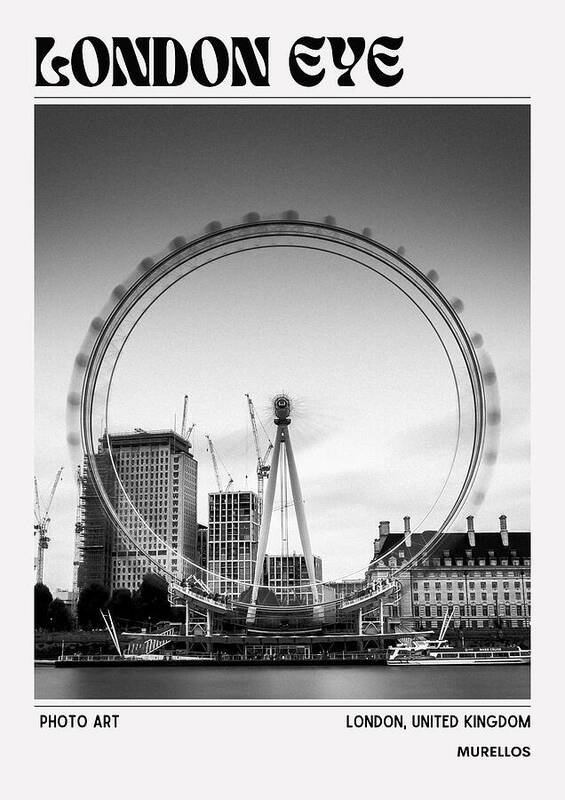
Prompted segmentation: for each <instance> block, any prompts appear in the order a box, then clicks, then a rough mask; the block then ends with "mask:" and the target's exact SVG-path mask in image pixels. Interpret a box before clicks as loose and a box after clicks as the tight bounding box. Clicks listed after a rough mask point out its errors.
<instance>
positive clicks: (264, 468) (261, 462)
mask: <svg viewBox="0 0 565 800" xmlns="http://www.w3.org/2000/svg"><path fill="white" fill-rule="evenodd" d="M245 396H246V397H247V405H248V406H249V417H250V418H251V429H252V431H253V441H254V442H255V452H256V453H257V496H258V498H259V518H260V517H261V512H262V510H263V487H264V483H265V478H268V477H269V472H270V470H271V467H270V466H269V464H267V461H268V459H269V456H270V455H271V450H272V449H273V443H272V442H271V440H270V439H269V446H268V447H267V451H266V452H265V455H264V456H261V445H260V443H259V431H258V430H257V418H256V415H255V407H254V405H253V400H252V399H251V397H250V396H249V395H248V394H246V395H245ZM265 434H266V431H265ZM267 438H268V437H267Z"/></svg>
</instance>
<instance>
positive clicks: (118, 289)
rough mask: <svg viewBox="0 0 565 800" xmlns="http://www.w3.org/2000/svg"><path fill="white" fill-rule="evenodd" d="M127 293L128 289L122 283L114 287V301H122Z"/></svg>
mask: <svg viewBox="0 0 565 800" xmlns="http://www.w3.org/2000/svg"><path fill="white" fill-rule="evenodd" d="M125 293H126V287H125V286H123V285H122V284H121V283H120V284H118V286H115V287H114V291H113V292H112V299H113V300H120V299H121V298H122V297H123V296H124V294H125Z"/></svg>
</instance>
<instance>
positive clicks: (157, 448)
mask: <svg viewBox="0 0 565 800" xmlns="http://www.w3.org/2000/svg"><path fill="white" fill-rule="evenodd" d="M109 438H110V446H111V451H112V458H113V460H114V463H115V467H116V472H117V475H118V476H119V480H120V482H121V484H122V485H123V488H124V490H125V492H126V494H127V495H128V496H129V498H130V499H131V502H132V504H133V506H134V508H135V509H136V510H137V511H138V512H139V516H138V514H136V511H135V510H134V508H132V507H131V506H130V504H129V503H128V502H127V500H126V499H125V497H124V496H123V493H122V492H121V491H118V482H117V479H116V475H115V473H114V470H113V469H112V466H111V461H110V453H109V450H108V444H107V440H106V438H105V437H104V438H103V439H101V441H100V445H99V450H98V454H97V456H96V461H97V467H98V470H99V472H100V475H101V477H102V480H103V482H104V485H105V487H106V491H107V492H108V495H109V496H110V499H111V501H112V503H113V505H114V507H115V508H116V511H117V514H118V516H119V518H120V520H121V521H122V522H123V523H124V524H125V525H126V526H127V528H128V530H130V531H132V532H133V534H134V536H135V538H136V540H137V541H138V542H139V544H140V545H141V547H143V549H144V550H145V551H146V552H147V554H148V555H149V556H151V557H152V558H153V559H154V561H155V562H156V563H157V565H159V566H160V567H163V568H164V569H165V570H167V571H168V572H172V573H176V574H178V575H185V574H187V572H188V571H189V570H188V569H187V567H186V565H184V564H183V563H182V559H181V558H179V557H178V556H177V553H176V552H173V551H178V553H179V554H180V555H182V556H185V557H187V558H190V559H191V560H196V559H197V523H196V485H197V469H198V465H197V462H196V461H195V459H194V458H193V456H192V454H191V453H190V444H189V442H188V441H187V440H186V439H184V438H183V437H181V436H180V435H179V434H177V433H175V432H174V431H170V430H168V431H151V432H147V431H137V432H135V433H125V434H112V435H111V436H110V437H109ZM140 517H141V519H140ZM149 530H151V531H152V532H153V533H150V532H149ZM153 569H155V565H154V563H152V562H151V561H150V560H149V559H148V558H146V557H144V556H142V555H141V553H139V551H138V550H137V549H136V548H135V547H133V546H132V545H131V543H130V542H129V541H128V540H127V539H126V538H125V537H124V536H123V535H122V534H120V533H119V531H117V530H116V527H115V526H114V525H113V524H112V523H111V522H110V521H109V520H108V519H107V518H106V515H105V514H104V511H103V509H102V507H101V505H100V501H99V500H98V497H97V496H96V493H95V492H94V490H93V486H92V480H91V478H90V477H89V474H88V469H86V471H85V488H84V533H83V547H82V563H81V565H80V567H79V575H80V578H79V580H80V586H81V587H82V586H85V585H87V584H88V583H93V582H96V583H102V584H103V585H104V586H107V587H108V588H109V589H110V591H113V590H114V589H121V588H124V589H130V590H131V591H134V590H135V589H137V588H138V586H139V584H140V583H141V580H142V578H143V575H144V574H145V573H146V572H148V571H151V570H153Z"/></svg>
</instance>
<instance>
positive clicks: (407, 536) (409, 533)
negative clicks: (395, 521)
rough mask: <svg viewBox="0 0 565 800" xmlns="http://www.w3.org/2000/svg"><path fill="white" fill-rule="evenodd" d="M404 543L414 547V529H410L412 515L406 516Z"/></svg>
mask: <svg viewBox="0 0 565 800" xmlns="http://www.w3.org/2000/svg"><path fill="white" fill-rule="evenodd" d="M404 543H405V544H406V547H412V531H411V530H410V517H404Z"/></svg>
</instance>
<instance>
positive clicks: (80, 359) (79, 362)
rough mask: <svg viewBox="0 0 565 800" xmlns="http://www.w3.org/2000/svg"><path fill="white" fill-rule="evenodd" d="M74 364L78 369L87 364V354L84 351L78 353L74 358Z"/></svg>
mask: <svg viewBox="0 0 565 800" xmlns="http://www.w3.org/2000/svg"><path fill="white" fill-rule="evenodd" d="M75 364H76V366H77V367H80V369H84V367H86V365H87V364H88V356H87V354H86V353H79V354H78V356H77V357H76V358H75Z"/></svg>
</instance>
